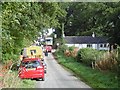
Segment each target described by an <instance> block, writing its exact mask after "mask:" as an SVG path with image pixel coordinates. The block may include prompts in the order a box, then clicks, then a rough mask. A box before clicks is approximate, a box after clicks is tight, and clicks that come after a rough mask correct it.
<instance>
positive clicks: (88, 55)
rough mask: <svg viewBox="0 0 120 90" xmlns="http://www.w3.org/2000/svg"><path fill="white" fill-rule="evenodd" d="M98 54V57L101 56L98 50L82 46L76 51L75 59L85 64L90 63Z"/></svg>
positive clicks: (96, 58)
mask: <svg viewBox="0 0 120 90" xmlns="http://www.w3.org/2000/svg"><path fill="white" fill-rule="evenodd" d="M98 55H99V57H100V56H101V54H100V52H98V51H97V50H95V49H91V48H83V49H80V50H79V51H78V54H77V57H76V58H77V61H80V62H83V63H85V64H87V65H91V64H92V62H94V61H96V60H98Z"/></svg>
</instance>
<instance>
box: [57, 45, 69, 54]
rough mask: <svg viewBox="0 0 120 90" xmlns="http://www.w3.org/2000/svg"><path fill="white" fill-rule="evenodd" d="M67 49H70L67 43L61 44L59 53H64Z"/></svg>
mask: <svg viewBox="0 0 120 90" xmlns="http://www.w3.org/2000/svg"><path fill="white" fill-rule="evenodd" d="M66 50H68V47H67V46H66V45H61V46H60V47H59V50H58V52H59V53H64V52H65V51H66Z"/></svg>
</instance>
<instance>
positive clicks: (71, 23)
mask: <svg viewBox="0 0 120 90" xmlns="http://www.w3.org/2000/svg"><path fill="white" fill-rule="evenodd" d="M66 11H67V15H66V18H65V21H63V23H64V24H65V35H66V36H68V35H71V36H76V35H78V36H79V35H88V36H91V35H92V33H93V32H95V34H96V36H106V37H108V38H109V40H110V42H111V43H117V44H119V45H120V42H119V39H120V32H119V27H120V2H104V3H103V2H79V3H78V2H77V3H69V4H68V8H67V9H66Z"/></svg>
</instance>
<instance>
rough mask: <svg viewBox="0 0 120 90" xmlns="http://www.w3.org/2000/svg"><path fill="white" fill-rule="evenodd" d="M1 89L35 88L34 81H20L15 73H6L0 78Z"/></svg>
mask: <svg viewBox="0 0 120 90" xmlns="http://www.w3.org/2000/svg"><path fill="white" fill-rule="evenodd" d="M0 84H1V87H2V88H35V81H33V80H27V79H24V80H21V79H20V78H19V77H18V74H17V71H10V70H9V71H7V72H6V73H5V75H4V76H3V77H0Z"/></svg>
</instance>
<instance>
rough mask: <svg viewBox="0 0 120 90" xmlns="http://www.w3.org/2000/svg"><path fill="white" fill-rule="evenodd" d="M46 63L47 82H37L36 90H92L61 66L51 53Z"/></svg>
mask: <svg viewBox="0 0 120 90" xmlns="http://www.w3.org/2000/svg"><path fill="white" fill-rule="evenodd" d="M45 62H46V64H47V73H46V75H45V81H37V83H36V88H90V87H89V86H88V85H86V84H85V83H84V82H82V81H80V79H78V78H76V77H75V76H74V74H72V73H71V72H69V71H68V70H66V69H64V68H63V67H62V66H60V65H59V64H58V63H57V61H56V60H55V59H54V57H53V55H52V54H51V53H49V55H48V56H46V57H45Z"/></svg>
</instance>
